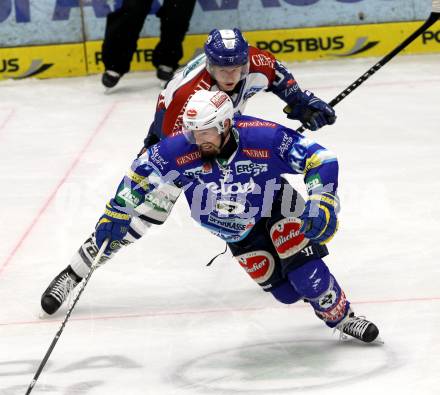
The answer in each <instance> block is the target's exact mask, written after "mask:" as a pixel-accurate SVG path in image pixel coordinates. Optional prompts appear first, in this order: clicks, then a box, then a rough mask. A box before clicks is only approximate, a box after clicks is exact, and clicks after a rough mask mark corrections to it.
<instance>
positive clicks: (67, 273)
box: [41, 265, 82, 315]
mask: <svg viewBox="0 0 440 395" xmlns="http://www.w3.org/2000/svg"><path fill="white" fill-rule="evenodd" d="M81 280H82V278H81V277H79V276H77V275H76V274H75V272H74V271H73V270H72V268H71V267H70V265H69V266H67V268H65V269H64V270H63V271H62V272H61V273H60V274H58V275H57V276H56V277H55V278H54V279H53V280H52V282H51V283H50V284H49V286H48V287H47V289H46V290H45V291H44V292H43V295H42V296H41V307H42V309H43V311H44V312H45V313H46V314H49V315H51V314H54V313H55V312H56V311H58V309H59V308H60V307H61V305H62V304H63V302H64V301H65V300H66V298H67V296H68V295H69V293H70V292H71V291H72V290H73V289H74V288H75V287H76V286H77V285H78V284H79V283H80V282H81Z"/></svg>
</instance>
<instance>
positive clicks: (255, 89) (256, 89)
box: [243, 86, 264, 100]
mask: <svg viewBox="0 0 440 395" xmlns="http://www.w3.org/2000/svg"><path fill="white" fill-rule="evenodd" d="M263 89H264V86H253V87H251V88H250V89H249V90H247V91H246V92H245V93H244V94H243V98H244V100H248V99H250V98H251V97H252V96H254V95H255V94H256V93H258V92H260V91H261V90H263Z"/></svg>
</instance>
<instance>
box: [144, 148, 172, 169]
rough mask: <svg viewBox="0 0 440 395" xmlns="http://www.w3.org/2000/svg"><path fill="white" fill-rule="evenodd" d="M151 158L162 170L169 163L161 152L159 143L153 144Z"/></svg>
mask: <svg viewBox="0 0 440 395" xmlns="http://www.w3.org/2000/svg"><path fill="white" fill-rule="evenodd" d="M149 158H150V160H151V161H152V162H154V164H155V165H156V166H157V167H159V168H160V170H163V169H164V167H165V165H167V164H168V163H169V162H168V161H166V160H165V159H164V158H163V157H162V156H161V155H160V154H159V147H158V146H157V145H153V146H152V147H151V149H150V156H149Z"/></svg>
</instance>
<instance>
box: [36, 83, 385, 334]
mask: <svg viewBox="0 0 440 395" xmlns="http://www.w3.org/2000/svg"><path fill="white" fill-rule="evenodd" d="M183 124H184V128H185V130H186V131H185V134H184V135H177V136H174V137H171V138H167V139H165V140H163V141H162V142H160V143H158V144H156V145H153V146H152V147H150V148H149V149H147V151H146V152H145V153H144V154H143V155H141V156H140V157H139V158H138V159H136V160H135V161H134V162H133V164H132V166H131V168H130V170H129V171H128V173H127V174H126V176H125V177H124V178H123V179H122V181H121V183H120V184H119V187H118V188H117V191H116V194H115V196H114V197H113V198H112V199H110V201H109V202H108V203H107V206H106V209H105V211H104V214H103V215H102V216H101V218H100V219H99V220H98V222H97V225H96V229H95V232H94V233H93V234H92V235H91V236H90V238H89V239H88V242H86V244H85V245H86V247H85V248H82V249H80V251H79V252H78V253H77V254H75V257H74V259H73V260H72V263H71V268H72V269H73V270H74V272H75V273H76V275H77V276H78V278H77V279H74V280H73V281H74V282H77V280H79V279H80V277H85V275H86V274H87V272H88V270H89V266H90V263H91V260H93V257H94V256H95V255H96V253H97V251H98V249H99V248H100V247H101V245H102V244H103V242H104V240H106V239H109V244H108V247H107V248H106V250H105V256H104V259H103V260H102V262H104V261H106V260H108V259H110V258H111V257H112V256H113V255H114V254H115V253H116V252H117V251H118V250H119V249H120V247H121V245H126V244H130V243H132V242H133V241H135V240H136V239H137V238H139V232H141V231H142V232H145V230H146V229H148V228H149V227H151V226H154V224H155V223H157V220H156V219H155V218H156V214H154V211H156V212H157V213H159V214H158V215H160V212H162V211H163V207H166V206H167V204H168V202H169V200H170V199H172V196H168V195H166V194H161V195H160V196H157V198H156V200H155V201H154V202H153V201H152V200H150V201H148V199H151V193H152V192H154V190H156V189H158V190H161V191H163V190H164V188H163V187H164V186H165V187H166V186H169V185H173V187H176V188H179V189H182V190H183V191H184V194H185V197H186V199H187V201H188V203H189V206H190V208H191V216H192V217H193V219H194V220H195V221H196V222H198V223H199V224H200V225H201V226H203V227H204V228H206V229H207V230H209V231H210V232H211V233H213V234H214V235H216V236H218V237H220V238H222V239H223V240H225V241H226V243H227V244H228V247H229V249H230V251H231V252H232V254H233V255H234V256H235V258H236V259H237V261H238V263H239V264H240V265H241V266H242V267H243V269H244V270H245V271H246V272H247V273H248V274H249V276H250V277H251V279H253V280H254V281H255V282H256V283H257V284H258V285H259V286H260V287H261V289H262V290H263V291H265V292H267V293H269V294H271V295H273V297H274V298H275V299H276V300H278V301H279V302H281V303H286V304H291V303H295V302H297V301H299V300H303V299H306V300H307V301H308V302H309V304H310V306H311V308H312V311H313V312H314V313H315V314H316V315H317V316H318V317H319V318H320V319H321V320H323V321H324V323H325V324H326V325H327V326H328V327H330V328H336V329H338V330H339V331H340V332H341V334H342V335H343V336H344V335H345V336H346V335H348V336H352V337H354V338H356V339H359V340H361V341H363V342H367V343H369V342H372V341H375V340H376V339H377V338H378V334H379V330H378V328H377V326H376V325H375V324H373V323H372V322H370V321H368V320H367V319H365V318H363V317H358V316H356V315H354V313H353V311H352V309H351V307H350V302H349V300H348V299H347V297H346V296H345V293H344V291H343V290H342V288H341V287H340V285H339V284H338V282H337V280H336V278H335V277H334V276H333V275H332V273H331V272H330V270H329V268H328V267H327V265H326V264H325V263H324V261H323V259H322V258H323V257H325V256H326V255H327V254H328V250H327V248H326V243H328V242H329V241H330V240H331V239H332V238H333V236H334V234H335V232H336V231H337V228H338V220H337V212H338V210H339V200H338V197H337V187H338V162H337V159H336V157H335V156H334V155H333V154H332V153H331V152H329V151H328V150H326V149H325V148H324V147H322V146H320V145H319V144H317V143H315V142H314V141H312V140H309V139H306V138H304V137H303V136H302V135H301V134H299V133H296V132H295V131H294V130H292V129H288V128H286V127H284V126H282V125H279V124H276V123H274V122H270V121H265V120H263V119H258V118H255V117H248V116H234V115H233V104H232V101H231V99H230V97H229V96H228V95H227V94H226V93H224V92H222V91H218V92H209V91H206V90H201V91H198V92H196V93H195V94H194V95H193V96H192V97H191V99H190V100H189V102H188V104H187V108H186V110H185V113H184V115H183ZM285 173H291V174H301V175H303V176H304V181H305V183H306V185H307V187H308V188H307V189H308V194H309V196H308V199H307V201H306V202H304V200H303V199H302V197H301V196H300V195H299V194H298V193H297V192H296V191H294V190H293V188H292V187H291V186H289V185H288V184H287V183H286V182H285V181H283V179H282V178H281V175H282V174H285ZM145 202H147V203H148V206H149V211H145V207H144V203H145ZM139 223H143V225H144V228H143V230H142V229H141V228H140V227H139ZM65 274H66V273H65ZM67 275H68V274H67ZM70 278H71V277H70ZM71 285H75V284H71V283H70V284H67V283H66V282H65V281H64V280H63V275H62V274H60V276H58V278H56V279H55V280H54V281H53V282H52V284H51V285H50V286H49V287H48V289H47V290H46V292H45V293H44V294H43V298H42V304H43V308H44V307H45V308H46V309H48V308H52V307H54V306H55V308H54V311H56V309H58V308H59V305H60V303H59V302H60V300H58V298H59V299H62V297H61V296H63V295H65V293H66V290H67V288H68V286H71ZM62 301H63V300H61V302H62Z"/></svg>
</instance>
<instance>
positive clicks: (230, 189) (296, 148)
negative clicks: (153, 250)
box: [113, 116, 338, 242]
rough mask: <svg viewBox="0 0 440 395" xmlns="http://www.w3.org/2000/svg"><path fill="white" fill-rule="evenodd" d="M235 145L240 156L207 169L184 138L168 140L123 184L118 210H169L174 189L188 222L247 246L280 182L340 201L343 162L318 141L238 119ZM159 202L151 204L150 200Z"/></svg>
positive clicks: (117, 198) (146, 155)
mask: <svg viewBox="0 0 440 395" xmlns="http://www.w3.org/2000/svg"><path fill="white" fill-rule="evenodd" d="M231 133H232V136H231V138H235V139H236V140H237V144H238V148H237V150H236V151H235V153H234V154H233V155H232V156H231V157H230V158H229V160H227V161H220V160H218V159H216V160H211V161H206V160H204V159H202V158H201V155H200V152H199V150H198V148H197V146H196V145H194V144H191V143H190V142H189V141H188V140H187V139H186V138H185V136H183V135H178V136H175V137H170V138H167V139H165V140H163V141H161V142H160V143H158V144H156V145H154V146H152V147H150V148H149V149H148V150H147V152H146V153H144V154H143V155H142V156H141V157H139V158H138V159H137V160H135V161H134V162H133V164H132V167H131V169H130V171H129V172H128V173H127V175H126V176H125V177H124V179H123V180H122V182H121V184H120V187H119V188H118V192H117V194H116V196H115V198H114V201H113V204H116V205H117V206H118V207H119V208H120V209H121V210H125V211H126V212H127V211H129V209H131V210H132V209H134V211H133V210H132V211H131V212H132V213H136V207H138V206H140V205H141V204H144V203H147V204H151V205H155V207H156V208H159V209H160V208H161V205H162V206H163V207H162V208H163V209H164V210H166V207H165V206H166V204H167V196H166V193H162V194H161V195H158V194H155V193H154V192H155V190H159V189H161V187H162V186H163V185H166V184H170V185H176V186H178V187H179V188H182V189H183V191H184V193H185V196H186V199H187V201H188V204H189V206H190V208H191V216H192V217H193V218H194V219H195V220H196V221H197V222H198V223H200V224H201V225H202V226H203V227H205V228H207V229H208V230H209V231H211V232H212V233H213V234H215V235H217V236H219V237H221V238H222V239H223V240H225V241H227V242H235V241H239V240H241V239H243V238H244V237H246V235H247V234H248V233H249V232H250V230H251V229H252V227H253V226H254V225H255V224H256V223H257V222H258V221H259V220H260V219H261V218H262V217H265V216H270V211H271V206H272V203H273V200H274V196H276V195H277V192H278V191H279V190H280V186H281V183H282V182H281V175H282V174H286V173H290V174H302V175H304V181H305V183H306V185H307V190H308V191H309V194H312V193H314V191H317V190H319V189H321V190H322V188H324V190H325V191H326V192H331V193H336V189H337V186H338V185H337V184H338V162H337V159H336V157H335V156H334V154H332V153H331V152H330V151H328V150H327V149H325V148H324V147H322V146H320V145H319V144H317V143H316V142H314V141H313V140H310V139H308V138H305V137H304V136H302V135H301V134H299V133H297V132H295V131H294V130H292V129H288V128H286V127H284V126H282V125H279V124H277V123H275V122H270V121H265V120H262V119H258V118H255V117H249V116H238V117H235V118H234V126H233V129H232V132H231ZM151 196H154V198H151Z"/></svg>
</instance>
